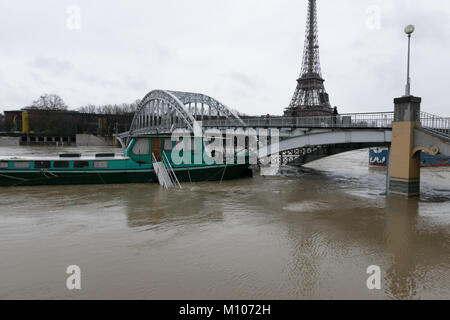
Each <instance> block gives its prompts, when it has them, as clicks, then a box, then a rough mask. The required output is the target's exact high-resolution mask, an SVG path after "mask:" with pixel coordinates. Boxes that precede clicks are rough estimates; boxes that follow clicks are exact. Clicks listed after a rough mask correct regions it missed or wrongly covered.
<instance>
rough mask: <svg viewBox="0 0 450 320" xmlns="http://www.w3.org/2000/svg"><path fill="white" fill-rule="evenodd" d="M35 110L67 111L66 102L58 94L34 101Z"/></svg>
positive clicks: (47, 95) (43, 96)
mask: <svg viewBox="0 0 450 320" xmlns="http://www.w3.org/2000/svg"><path fill="white" fill-rule="evenodd" d="M32 107H34V108H35V109H40V110H67V105H66V104H65V103H64V100H63V99H62V98H61V97H60V96H58V95H56V94H44V95H42V96H40V97H39V99H37V100H34V101H33V105H32Z"/></svg>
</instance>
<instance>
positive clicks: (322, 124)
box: [202, 112, 394, 128]
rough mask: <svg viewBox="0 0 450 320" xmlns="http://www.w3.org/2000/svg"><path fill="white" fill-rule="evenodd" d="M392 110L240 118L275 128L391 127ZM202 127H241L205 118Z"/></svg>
mask: <svg viewBox="0 0 450 320" xmlns="http://www.w3.org/2000/svg"><path fill="white" fill-rule="evenodd" d="M393 120H394V113H393V112H376V113H346V114H340V115H336V116H334V115H326V116H310V117H258V118H247V119H242V121H244V123H245V126H247V127H275V128H289V127H291V128H391V127H392V121H393ZM202 126H203V127H242V123H238V122H236V121H235V120H207V121H203V122H202Z"/></svg>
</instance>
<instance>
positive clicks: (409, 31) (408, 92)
mask: <svg viewBox="0 0 450 320" xmlns="http://www.w3.org/2000/svg"><path fill="white" fill-rule="evenodd" d="M414 30H415V28H414V26H413V25H412V24H410V25H407V26H406V28H405V33H406V34H407V35H408V70H407V76H406V90H405V96H410V95H411V78H410V77H409V61H410V52H411V34H412V33H413V32H414Z"/></svg>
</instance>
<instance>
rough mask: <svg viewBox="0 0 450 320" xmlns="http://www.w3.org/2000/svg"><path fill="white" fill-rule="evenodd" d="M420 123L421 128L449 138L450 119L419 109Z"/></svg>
mask: <svg viewBox="0 0 450 320" xmlns="http://www.w3.org/2000/svg"><path fill="white" fill-rule="evenodd" d="M420 123H421V125H422V128H424V129H426V130H428V131H431V132H433V133H435V134H437V135H439V136H441V137H444V138H447V139H450V119H449V118H443V117H439V116H436V115H434V114H431V113H427V112H423V111H420Z"/></svg>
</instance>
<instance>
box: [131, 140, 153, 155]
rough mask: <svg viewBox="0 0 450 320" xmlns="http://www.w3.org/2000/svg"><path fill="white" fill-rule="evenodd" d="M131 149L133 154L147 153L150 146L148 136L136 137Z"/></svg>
mask: <svg viewBox="0 0 450 320" xmlns="http://www.w3.org/2000/svg"><path fill="white" fill-rule="evenodd" d="M131 151H132V152H133V153H134V154H149V153H150V146H149V140H148V138H141V139H137V140H136V142H135V144H134V146H133V149H132V150H131Z"/></svg>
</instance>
